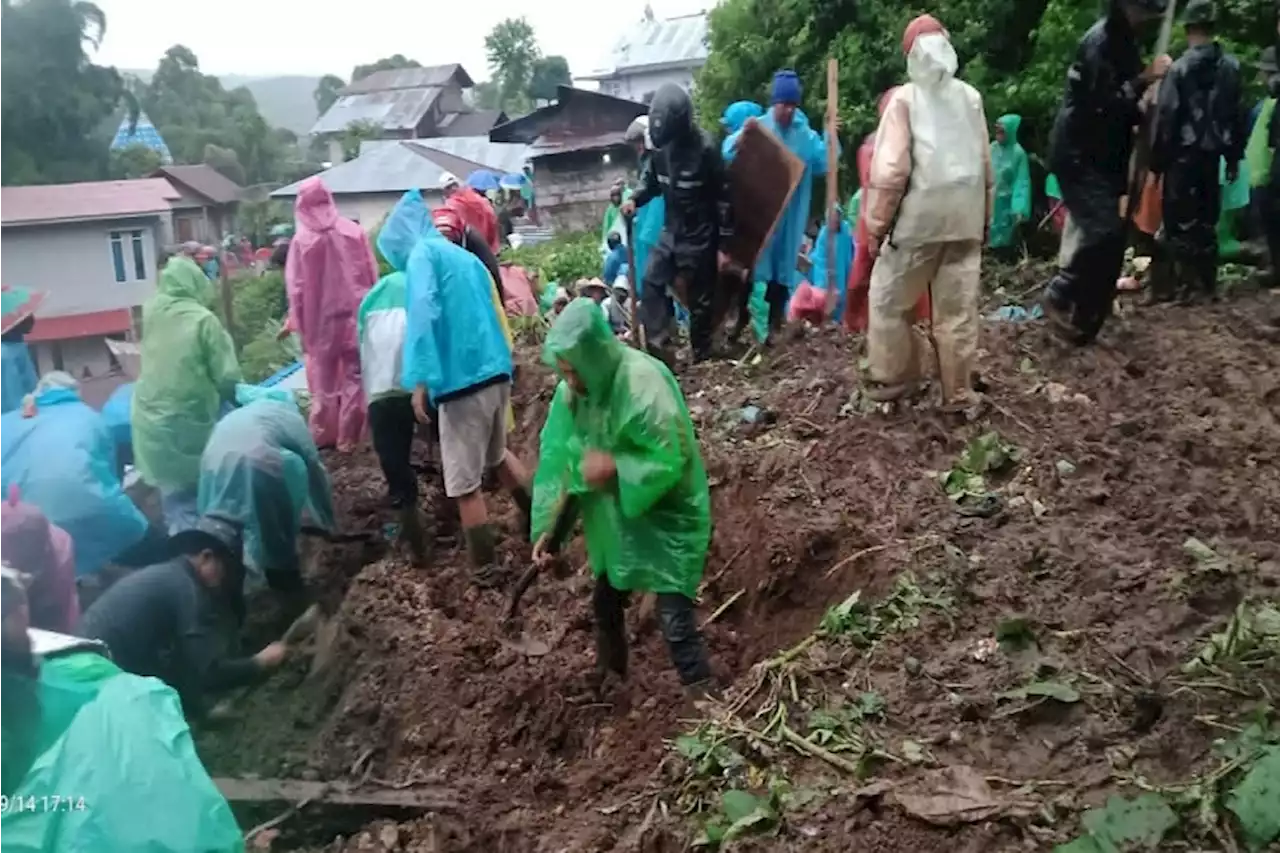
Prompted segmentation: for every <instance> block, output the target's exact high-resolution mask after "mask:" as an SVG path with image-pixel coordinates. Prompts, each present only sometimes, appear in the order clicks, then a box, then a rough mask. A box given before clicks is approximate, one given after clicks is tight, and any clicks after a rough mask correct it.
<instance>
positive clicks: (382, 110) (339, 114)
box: [311, 81, 444, 136]
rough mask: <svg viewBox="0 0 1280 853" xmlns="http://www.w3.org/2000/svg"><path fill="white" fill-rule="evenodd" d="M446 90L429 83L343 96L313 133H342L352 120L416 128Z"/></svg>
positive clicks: (319, 120) (386, 126)
mask: <svg viewBox="0 0 1280 853" xmlns="http://www.w3.org/2000/svg"><path fill="white" fill-rule="evenodd" d="M361 82H363V81H361ZM442 91H444V90H443V89H442V88H441V87H439V86H425V87H422V88H418V89H388V90H383V91H378V92H364V93H359V94H354V95H341V96H339V97H338V100H336V101H334V102H333V106H331V107H329V109H328V110H327V111H326V112H325V114H324V115H322V116H320V118H318V119H316V123H315V124H314V125H312V127H311V135H312V136H315V135H317V134H321V133H341V132H342V131H344V130H346V129H347V126H348V125H350V124H351V123H352V122H368V123H370V124H376V125H377V126H379V127H381V128H383V129H384V130H413V129H414V128H415V127H417V126H418V122H420V121H422V117H423V116H425V115H426V114H427V110H429V109H431V105H432V104H433V103H435V100H436V98H438V97H440V93H441V92H442Z"/></svg>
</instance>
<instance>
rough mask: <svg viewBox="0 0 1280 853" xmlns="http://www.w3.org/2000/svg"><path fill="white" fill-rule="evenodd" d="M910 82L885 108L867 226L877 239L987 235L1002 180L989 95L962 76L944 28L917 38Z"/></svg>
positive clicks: (910, 242) (920, 241) (912, 241)
mask: <svg viewBox="0 0 1280 853" xmlns="http://www.w3.org/2000/svg"><path fill="white" fill-rule="evenodd" d="M907 70H908V73H909V75H910V77H911V82H909V83H907V84H906V85H904V86H902V87H901V88H900V89H898V91H897V92H896V93H894V95H893V97H892V98H891V99H890V101H889V103H888V105H887V106H886V107H885V111H884V115H883V116H882V117H881V119H880V127H879V129H878V130H877V131H876V147H875V154H874V155H873V157H872V160H871V178H870V181H869V186H868V188H867V193H866V195H867V199H866V202H865V204H866V210H867V231H868V234H869V237H870V239H871V240H874V241H875V242H876V243H877V244H879V243H881V242H883V240H884V239H885V238H886V237H888V236H890V232H892V238H893V242H894V244H895V245H898V246H918V245H924V244H927V243H943V242H955V241H963V240H982V239H983V236H984V235H985V233H986V229H987V223H988V222H990V221H991V205H992V198H993V195H992V193H993V187H994V183H995V178H994V175H993V173H992V169H991V140H990V136H989V133H988V130H987V118H986V113H985V112H984V110H983V107H982V96H981V95H980V94H978V91H977V90H976V89H974V88H973V87H972V86H970V85H969V84H967V83H965V82H963V81H960V80H957V79H955V70H956V55H955V51H954V49H952V47H951V43H950V42H949V41H948V40H947V38H946V36H945V35H943V34H941V33H930V34H927V35H922V36H920V37H919V38H917V39H916V41H915V45H914V46H913V47H912V49H911V54H910V55H909V56H908V57H907Z"/></svg>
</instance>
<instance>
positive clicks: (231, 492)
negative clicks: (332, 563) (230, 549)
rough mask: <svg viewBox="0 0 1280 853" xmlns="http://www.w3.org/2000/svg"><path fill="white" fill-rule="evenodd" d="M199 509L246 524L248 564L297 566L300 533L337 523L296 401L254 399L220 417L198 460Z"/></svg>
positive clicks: (270, 568)
mask: <svg viewBox="0 0 1280 853" xmlns="http://www.w3.org/2000/svg"><path fill="white" fill-rule="evenodd" d="M198 505H199V510H200V514H201V515H205V514H210V515H216V516H219V517H221V518H224V519H226V520H227V521H231V522H234V523H236V524H240V525H243V529H244V543H245V565H247V566H248V567H249V568H250V569H251V570H254V571H255V572H258V573H265V572H272V573H275V572H280V573H287V572H294V571H298V568H299V567H298V546H297V542H298V531H299V529H300V528H301V526H302V522H303V519H304V517H305V518H306V519H307V523H308V524H310V525H313V526H316V527H319V528H322V529H324V530H333V529H334V515H333V492H332V489H331V487H330V485H329V474H328V472H326V471H325V468H324V463H322V462H321V461H320V452H319V451H318V450H317V449H316V445H315V441H314V440H313V439H312V438H311V431H310V430H309V429H307V422H306V421H304V420H303V419H302V414H301V413H300V412H299V411H298V407H297V406H295V405H293V404H292V403H282V402H280V401H278V400H269V399H262V400H256V401H254V402H252V403H250V404H249V405H247V406H245V407H243V408H240V409H236V410H235V411H234V412H231V413H230V414H228V415H227V416H226V417H225V418H223V419H222V420H220V421H218V425H217V426H216V427H214V429H213V435H211V436H210V437H209V446H208V447H206V448H205V451H204V455H203V456H201V458H200V494H199V498H198Z"/></svg>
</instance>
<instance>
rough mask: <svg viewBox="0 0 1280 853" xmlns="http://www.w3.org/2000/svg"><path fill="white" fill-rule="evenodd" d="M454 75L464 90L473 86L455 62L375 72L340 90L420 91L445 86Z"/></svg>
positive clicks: (364, 91) (357, 93)
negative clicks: (430, 87)
mask: <svg viewBox="0 0 1280 853" xmlns="http://www.w3.org/2000/svg"><path fill="white" fill-rule="evenodd" d="M455 75H459V79H458V84H459V85H460V86H462V87H464V88H466V87H468V86H473V85H475V84H474V82H473V81H472V79H471V75H470V74H468V73H467V69H465V68H463V67H462V66H461V65H459V64H458V63H456V62H453V63H450V64H448V65H428V66H426V67H424V68H393V69H391V70H389V71H375V72H373V73H372V74H370V75H369V76H368V77H361V78H360V79H359V80H356V81H355V82H354V83H351V84H349V85H347V86H345V87H343V89H342V94H344V95H360V94H365V93H368V92H385V91H390V90H392V89H421V88H423V87H426V86H437V87H439V86H445V85H446V84H448V82H449V81H450V80H452V79H453V78H454V76H455Z"/></svg>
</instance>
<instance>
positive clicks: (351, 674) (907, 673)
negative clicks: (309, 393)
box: [199, 294, 1280, 853]
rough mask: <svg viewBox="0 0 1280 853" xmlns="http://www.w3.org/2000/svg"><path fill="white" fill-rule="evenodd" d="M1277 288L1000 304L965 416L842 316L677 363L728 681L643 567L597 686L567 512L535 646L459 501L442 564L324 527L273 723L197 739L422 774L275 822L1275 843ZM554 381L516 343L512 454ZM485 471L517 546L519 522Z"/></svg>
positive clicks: (365, 523)
mask: <svg viewBox="0 0 1280 853" xmlns="http://www.w3.org/2000/svg"><path fill="white" fill-rule="evenodd" d="M1278 321H1280V306H1277V304H1276V302H1275V297H1274V296H1270V295H1267V294H1254V295H1249V296H1246V297H1242V298H1241V300H1240V301H1237V302H1229V303H1226V304H1223V305H1220V306H1214V307H1210V308H1204V309H1194V310H1187V309H1180V308H1174V309H1155V310H1150V309H1147V310H1142V311H1130V312H1126V314H1125V315H1124V316H1123V317H1122V318H1121V319H1120V320H1119V321H1118V322H1117V323H1116V324H1115V326H1114V327H1113V328H1109V331H1108V334H1107V339H1108V341H1109V343H1108V344H1106V345H1104V346H1102V347H1099V348H1097V349H1094V350H1088V351H1075V350H1066V349H1062V348H1061V347H1059V346H1058V345H1057V344H1056V343H1054V342H1052V341H1051V340H1050V339H1049V338H1048V337H1047V336H1046V335H1045V334H1044V333H1043V331H1042V330H1040V329H1038V328H1035V327H1028V326H1020V325H1014V324H987V325H986V326H985V327H984V339H983V346H984V347H985V350H986V354H985V356H984V360H983V368H984V377H983V378H984V380H985V381H986V382H987V383H988V385H989V386H990V390H989V398H990V405H989V406H988V407H987V409H986V411H985V412H983V413H982V414H980V415H979V416H978V419H977V420H976V421H974V422H971V423H965V424H960V425H957V424H955V423H953V422H950V421H944V420H943V419H942V416H941V415H940V414H939V413H938V412H937V411H936V410H934V409H932V408H930V407H928V406H925V405H922V406H920V407H919V408H907V409H905V410H902V411H896V412H890V413H885V412H882V411H878V410H875V409H874V407H869V406H865V405H863V404H861V403H860V401H859V397H858V393H857V389H858V386H859V372H860V369H859V365H858V356H857V346H856V341H851V340H850V339H848V338H846V337H844V336H843V335H840V334H839V333H836V332H834V331H832V332H821V333H814V334H811V335H809V336H807V337H805V338H804V339H803V340H798V341H793V342H788V343H787V344H785V345H784V346H783V347H781V348H780V349H779V350H778V351H776V352H774V353H770V354H767V355H766V356H765V357H764V358H762V359H760V360H758V361H757V360H756V359H755V358H754V356H752V357H750V358H747V359H745V360H744V361H743V362H742V363H739V364H730V363H716V364H712V365H709V366H703V367H698V368H694V369H691V370H689V371H687V372H686V373H685V374H684V375H682V376H681V384H682V386H683V387H684V389H685V393H686V396H687V399H688V402H689V406H690V410H691V412H692V414H693V417H694V419H695V422H696V424H697V427H698V431H699V436H700V439H701V444H702V448H703V453H704V457H705V459H706V463H707V469H708V475H709V478H710V480H711V483H712V496H713V504H714V518H715V532H714V535H713V540H712V546H711V552H710V555H709V559H708V563H707V568H706V573H705V577H704V581H703V584H702V588H701V591H700V600H699V608H700V612H701V616H702V620H703V623H704V631H705V634H706V637H707V641H708V645H709V648H710V652H711V655H712V657H713V666H714V667H715V668H716V671H717V675H718V676H719V677H720V678H721V680H722V681H723V682H724V683H725V684H726V685H727V687H728V689H727V690H726V694H725V697H724V701H723V702H721V703H717V704H714V705H711V706H709V707H704V708H698V709H695V708H694V707H692V706H691V705H690V704H689V703H688V702H687V701H686V700H685V699H684V697H683V695H682V694H681V693H680V691H679V688H678V685H677V683H676V679H675V676H674V674H673V673H672V672H671V670H670V666H669V663H668V660H667V655H666V650H665V648H664V646H663V644H662V641H661V637H660V635H659V633H658V631H657V629H656V626H655V624H654V623H653V620H652V616H651V615H648V614H646V613H645V612H643V611H644V608H643V607H641V606H637V605H633V607H632V608H631V612H630V613H629V625H630V630H631V633H632V648H633V656H632V672H631V675H630V677H629V680H628V681H627V682H626V683H625V684H624V685H622V686H621V687H619V688H617V689H616V690H614V691H612V692H610V693H608V694H606V695H605V696H603V697H601V698H597V697H596V696H594V695H593V694H592V692H591V691H590V690H589V688H588V681H589V679H588V677H587V676H588V674H589V672H590V670H591V668H592V665H593V651H592V625H591V618H590V606H589V597H590V579H589V574H588V573H587V571H586V569H585V566H584V563H585V560H584V557H583V554H582V552H581V549H580V546H575V547H574V548H573V549H571V550H570V551H569V554H568V557H567V558H566V559H565V560H564V566H563V571H562V574H563V577H554V576H552V575H551V574H547V575H546V576H544V577H542V578H541V579H539V581H538V582H537V583H536V584H535V586H534V587H533V588H532V589H531V590H530V592H529V594H528V595H527V596H526V598H525V601H524V603H523V613H524V615H523V617H522V618H523V624H522V626H521V628H522V629H523V630H524V632H525V633H527V634H529V635H530V636H536V637H539V638H542V639H543V640H544V641H545V643H546V645H547V646H548V647H549V650H548V651H547V653H546V654H545V655H541V656H538V657H529V656H527V655H525V654H523V653H521V652H520V651H518V650H517V649H515V648H513V646H512V644H511V643H510V641H509V639H508V634H506V633H504V632H503V631H502V629H501V627H500V625H499V620H500V617H501V614H502V609H503V605H504V603H505V601H504V597H503V595H502V594H501V593H500V592H478V591H476V590H473V589H471V588H470V587H469V584H468V582H467V576H466V572H465V569H464V562H465V560H464V556H463V554H462V552H461V549H460V547H459V543H458V542H457V541H456V537H455V536H454V532H453V530H452V528H451V527H450V525H449V524H448V523H438V524H437V528H436V531H435V532H436V534H437V535H436V552H435V558H434V561H433V564H432V566H431V568H429V569H424V570H415V569H413V568H411V567H410V566H409V565H408V564H407V562H406V561H405V560H404V559H403V558H402V557H400V556H398V555H397V554H395V553H388V554H386V555H384V556H380V557H379V558H378V559H373V560H372V562H369V561H370V560H371V559H372V558H373V557H375V556H377V555H375V554H373V553H366V554H363V555H362V554H359V553H354V551H353V549H347V550H346V551H338V550H335V551H333V552H331V553H327V554H324V555H322V556H321V559H320V561H319V563H318V564H317V566H316V567H315V572H316V575H315V577H313V580H316V581H318V582H319V583H321V585H322V587H323V588H324V589H325V590H327V591H328V593H327V594H328V595H329V596H330V597H331V600H332V602H333V606H334V607H335V609H336V614H337V615H336V618H335V619H334V620H333V623H334V625H335V633H336V635H337V639H336V640H335V642H334V653H333V659H332V661H331V662H329V663H328V665H327V666H326V667H323V668H321V669H320V670H319V671H318V672H316V673H314V674H312V673H310V672H309V664H308V662H307V661H299V662H298V663H296V664H293V665H292V666H291V668H290V669H289V671H288V672H287V673H286V674H285V675H282V676H280V677H278V678H277V679H275V680H273V681H272V682H270V683H268V684H267V685H264V686H263V687H261V688H259V689H258V690H256V691H254V692H252V693H251V694H250V695H249V696H247V697H246V698H245V699H244V700H242V705H243V713H244V715H245V717H246V719H247V720H249V721H252V723H251V724H250V725H245V726H236V727H234V729H226V730H218V731H214V730H211V731H206V732H201V734H200V738H199V744H200V747H201V750H202V754H203V755H204V757H205V759H206V761H207V762H208V763H209V765H210V769H211V770H212V771H213V772H214V773H215V775H231V774H236V775H241V774H246V773H257V774H260V775H262V776H266V777H292V778H299V777H300V778H311V779H321V780H331V781H334V782H335V783H337V784H340V785H349V786H354V787H355V788H356V789H357V790H367V789H378V790H391V791H395V792H398V793H403V794H408V793H411V792H413V791H416V790H427V789H430V790H431V791H432V792H433V794H432V796H433V799H432V800H431V802H432V804H433V805H432V806H431V807H430V808H429V809H424V808H418V809H416V810H412V809H411V810H400V811H398V812H396V813H394V814H390V815H383V814H381V813H379V812H377V811H376V810H368V811H367V812H357V813H356V814H354V815H348V816H347V817H346V819H344V821H342V822H333V821H329V820H328V818H329V817H330V815H329V813H328V812H326V811H325V809H324V807H323V804H321V805H316V804H313V805H310V806H307V807H304V808H303V809H302V817H301V818H294V819H292V820H288V821H285V822H283V823H282V824H281V825H280V826H279V827H278V830H276V829H273V830H271V831H270V832H269V833H264V834H262V835H263V836H266V838H265V840H271V839H270V836H271V835H272V834H273V833H275V832H276V831H278V832H279V833H280V834H279V835H278V836H275V837H274V841H273V843H272V844H271V845H269V846H270V849H302V848H306V849H324V850H335V851H336V850H351V851H355V850H384V849H387V850H394V849H405V850H449V851H454V850H475V851H481V850H483V851H496V850H507V851H582V853H587V851H615V850H616V851H624V850H650V851H652V850H681V849H685V848H686V846H687V845H689V844H692V843H699V844H701V845H702V846H703V847H707V848H716V847H718V848H720V849H752V850H798V849H803V850H816V851H822V850H832V851H835V850H841V851H843V850H848V849H851V848H853V847H856V848H857V849H868V850H883V851H896V850H901V851H920V850H931V849H941V848H943V847H947V848H950V847H956V848H957V849H961V850H983V851H987V850H991V851H999V850H1014V849H1017V850H1023V849H1052V848H1053V847H1055V846H1057V845H1062V846H1063V848H1064V849H1065V850H1066V851H1069V853H1085V851H1088V853H1093V851H1111V850H1123V849H1129V848H1130V847H1133V846H1135V845H1138V846H1141V845H1146V846H1147V847H1155V846H1162V847H1163V848H1167V849H1175V850H1176V849H1184V850H1196V849H1201V850H1203V849H1212V850H1232V849H1237V850H1256V849H1265V848H1266V845H1267V844H1268V843H1274V841H1268V839H1269V838H1270V839H1274V838H1275V836H1276V832H1277V830H1278V829H1280V827H1277V825H1276V823H1275V821H1276V819H1277V818H1276V816H1277V815H1280V808H1277V807H1276V805H1275V804H1276V802H1277V794H1276V791H1277V768H1278V766H1280V729H1278V728H1277V714H1276V698H1275V693H1276V690H1277V687H1280V664H1277V651H1280V649H1278V648H1277V644H1278V643H1280V636H1278V634H1280V631H1278V630H1277V624H1276V623H1277V621H1280V620H1278V617H1277V614H1278V612H1280V611H1278V609H1277V602H1278V601H1280V592H1278V591H1277V585H1278V584H1280V478H1278V477H1277V473H1278V471H1277V469H1278V468H1280V465H1278V464H1277V460H1278V458H1280V457H1278V454H1280V424H1278V423H1277V420H1276V417H1277V415H1276V413H1277V403H1278V402H1280V352H1277V350H1276V348H1275V346H1274V343H1273V340H1274V338H1273V337H1272V336H1273V335H1274V334H1275V331H1276V330H1277V329H1278V328H1280V322H1278ZM552 387H553V379H552V378H551V377H550V375H549V374H548V372H547V371H546V370H545V369H544V368H542V367H541V365H540V364H538V359H537V358H536V355H535V353H533V352H530V351H525V352H523V354H522V367H521V373H520V378H519V381H518V387H517V393H516V400H517V411H518V417H517V420H518V422H519V423H518V426H517V432H516V438H515V441H514V445H515V448H516V449H517V450H518V451H519V452H521V453H522V454H523V455H524V456H525V457H526V458H530V459H532V457H533V454H534V452H535V449H536V442H537V431H538V428H539V427H540V425H541V423H542V419H543V416H544V414H545V410H546V405H547V403H548V401H549V399H550V393H551V390H552ZM332 466H333V467H332V470H333V474H334V479H335V489H336V492H337V498H338V502H339V504H340V505H341V512H342V514H343V517H344V524H345V525H346V526H347V527H348V528H351V529H370V530H381V528H382V525H383V524H384V523H385V521H386V520H387V517H389V514H388V513H386V512H385V511H384V510H383V509H382V508H381V506H380V503H379V502H380V499H381V490H382V482H381V478H380V476H379V474H378V473H377V469H376V464H375V462H374V460H373V458H372V457H371V456H369V455H357V456H354V457H349V458H345V459H335V460H333V462H332ZM423 487H424V490H425V492H426V494H427V497H425V498H424V510H425V511H427V512H428V513H429V514H430V512H431V511H432V508H433V505H434V501H435V499H436V494H435V488H436V487H435V484H434V476H424V478H423ZM493 506H494V507H495V508H496V509H497V511H498V515H499V517H500V519H501V522H502V524H503V526H504V529H505V530H506V531H507V533H508V538H507V540H506V541H505V542H504V543H503V545H502V548H503V552H504V554H505V555H506V558H507V560H508V563H509V566H510V569H511V571H512V572H516V571H518V570H519V569H520V568H522V567H523V566H524V565H527V560H528V555H529V549H528V546H527V544H525V543H523V542H521V541H519V540H518V537H517V536H516V534H515V530H516V524H515V517H514V514H513V512H512V510H511V508H510V506H509V505H508V504H507V502H506V499H505V498H504V497H501V496H495V497H494V499H493ZM363 563H367V564H366V565H362V564H363ZM441 601H443V602H445V604H444V605H443V606H441V605H440V604H439V602H441ZM251 728H252V729H253V733H252V734H251V735H246V731H248V730H249V729H251ZM442 791H444V793H447V796H444V795H443V794H442V793H441V792H442ZM269 816H270V815H264V817H269ZM308 816H310V818H308ZM259 819H261V818H260V817H258V816H254V817H253V818H252V820H253V821H255V822H256V821H257V820H259ZM247 822H248V821H247ZM336 835H341V836H342V838H340V839H335V836H336ZM259 841H260V842H262V841H264V838H262V837H260V838H259Z"/></svg>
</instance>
